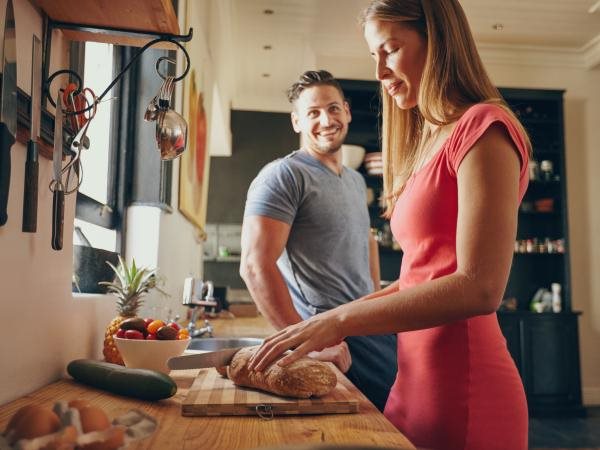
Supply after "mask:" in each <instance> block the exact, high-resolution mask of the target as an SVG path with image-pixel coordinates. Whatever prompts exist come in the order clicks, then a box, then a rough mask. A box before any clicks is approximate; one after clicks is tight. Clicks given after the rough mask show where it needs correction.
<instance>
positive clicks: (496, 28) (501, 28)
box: [492, 23, 504, 31]
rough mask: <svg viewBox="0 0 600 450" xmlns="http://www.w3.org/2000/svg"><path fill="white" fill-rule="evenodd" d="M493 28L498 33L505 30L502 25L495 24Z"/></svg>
mask: <svg viewBox="0 0 600 450" xmlns="http://www.w3.org/2000/svg"><path fill="white" fill-rule="evenodd" d="M492 28H493V29H494V30H496V31H502V30H504V25H502V24H501V23H495V24H494V25H492Z"/></svg>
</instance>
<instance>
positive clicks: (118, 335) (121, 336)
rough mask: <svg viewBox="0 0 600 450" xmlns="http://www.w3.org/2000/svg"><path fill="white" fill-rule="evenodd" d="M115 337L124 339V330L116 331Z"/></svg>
mask: <svg viewBox="0 0 600 450" xmlns="http://www.w3.org/2000/svg"><path fill="white" fill-rule="evenodd" d="M117 337H118V338H124V337H125V330H124V329H123V328H119V331H117Z"/></svg>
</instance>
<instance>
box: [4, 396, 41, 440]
mask: <svg viewBox="0 0 600 450" xmlns="http://www.w3.org/2000/svg"><path fill="white" fill-rule="evenodd" d="M36 408H41V406H40V405H36V404H34V403H30V404H28V405H25V406H23V407H21V408H20V409H18V410H17V412H16V413H14V414H13V416H12V417H11V418H10V420H9V422H8V425H6V431H5V432H4V434H8V433H9V432H10V431H11V430H12V429H13V428H14V427H15V425H16V424H17V422H18V421H19V420H21V417H23V416H24V415H25V414H27V413H28V412H29V411H31V410H33V409H36Z"/></svg>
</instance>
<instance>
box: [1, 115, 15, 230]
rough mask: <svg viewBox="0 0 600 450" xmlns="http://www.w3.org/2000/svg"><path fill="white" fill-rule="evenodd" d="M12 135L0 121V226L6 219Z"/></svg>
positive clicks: (13, 140) (13, 141) (13, 139)
mask: <svg viewBox="0 0 600 450" xmlns="http://www.w3.org/2000/svg"><path fill="white" fill-rule="evenodd" d="M14 143H15V138H14V136H13V135H12V134H11V133H10V131H8V127H7V126H6V124H4V123H0V226H2V225H4V224H5V223H6V221H7V220H8V213H7V207H8V191H9V189H10V148H11V147H12V145H13V144H14Z"/></svg>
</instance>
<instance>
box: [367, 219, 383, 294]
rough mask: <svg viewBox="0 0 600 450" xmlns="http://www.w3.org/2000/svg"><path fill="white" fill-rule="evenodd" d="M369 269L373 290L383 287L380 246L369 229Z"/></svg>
mask: <svg viewBox="0 0 600 450" xmlns="http://www.w3.org/2000/svg"><path fill="white" fill-rule="evenodd" d="M369 270H370V272H371V278H372V279H373V291H374V292H377V291H378V290H380V289H381V271H380V268H379V246H378V245H377V241H376V240H375V238H374V237H373V234H371V231H370V230H369Z"/></svg>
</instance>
